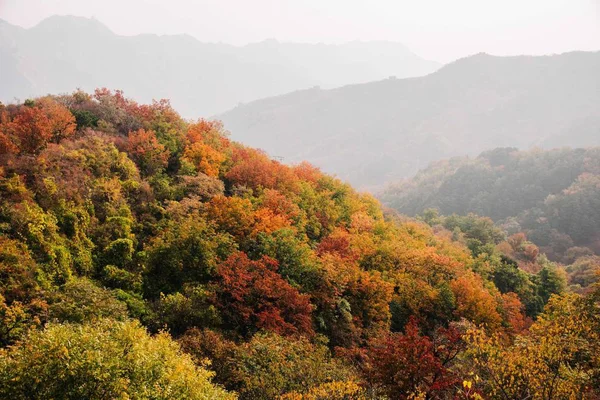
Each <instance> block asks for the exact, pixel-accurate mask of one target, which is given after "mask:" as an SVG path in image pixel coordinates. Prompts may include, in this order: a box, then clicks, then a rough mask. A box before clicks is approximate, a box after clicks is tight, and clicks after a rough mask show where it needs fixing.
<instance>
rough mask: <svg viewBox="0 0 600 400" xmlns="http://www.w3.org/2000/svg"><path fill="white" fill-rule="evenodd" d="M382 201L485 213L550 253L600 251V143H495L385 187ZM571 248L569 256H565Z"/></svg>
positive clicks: (411, 211) (414, 210)
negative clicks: (528, 146)
mask: <svg viewBox="0 0 600 400" xmlns="http://www.w3.org/2000/svg"><path fill="white" fill-rule="evenodd" d="M382 199H383V201H384V202H385V203H386V204H387V205H389V206H390V207H393V208H395V209H397V210H398V211H400V212H401V213H403V214H407V215H413V216H414V215H417V214H421V213H422V212H423V211H424V210H426V209H428V208H436V209H438V210H439V211H440V213H441V214H444V215H449V214H461V215H465V214H468V213H475V214H478V215H483V216H489V217H491V218H492V219H493V220H494V221H496V222H497V223H498V224H499V225H501V226H503V227H504V228H505V229H506V230H507V231H508V232H509V233H516V232H525V233H526V234H527V236H528V237H529V239H530V240H532V241H533V242H535V243H536V244H537V245H539V246H541V249H542V251H543V252H544V253H546V254H548V255H549V256H550V257H551V258H553V259H556V260H561V261H564V262H570V261H573V260H572V254H571V253H572V252H573V251H575V249H577V251H578V252H582V254H584V253H589V254H593V253H595V254H600V148H597V147H594V148H588V149H568V148H563V149H556V150H549V151H543V150H532V151H527V152H520V151H517V150H516V149H514V148H498V149H495V150H491V151H487V152H484V153H482V154H481V155H479V156H478V157H476V158H473V159H471V158H468V157H465V158H455V159H450V160H445V161H440V162H436V163H433V164H431V165H430V166H429V167H428V168H426V169H424V170H422V171H420V172H419V173H418V174H417V175H416V176H415V177H414V178H413V179H411V180H407V181H405V182H402V183H400V184H397V185H393V186H391V187H389V188H388V189H387V190H386V191H385V193H384V194H383V195H382ZM570 254H571V255H570Z"/></svg>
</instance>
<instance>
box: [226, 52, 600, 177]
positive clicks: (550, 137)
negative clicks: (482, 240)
mask: <svg viewBox="0 0 600 400" xmlns="http://www.w3.org/2000/svg"><path fill="white" fill-rule="evenodd" d="M598 70H600V52H595V53H591V52H590V53H585V52H574V53H565V54H561V55H554V56H544V57H532V56H519V57H495V56H491V55H488V54H477V55H474V56H471V57H467V58H464V59H460V60H458V61H455V62H453V63H451V64H448V65H445V66H444V67H442V68H441V69H439V70H438V71H436V72H435V73H432V74H430V75H427V76H423V77H419V78H411V79H386V80H383V81H379V82H371V83H367V84H362V85H351V86H346V87H342V88H337V89H331V90H319V89H310V90H304V91H300V92H295V93H290V94H288V95H285V96H278V97H272V98H268V99H263V100H258V101H254V102H252V103H248V104H245V105H242V106H239V107H237V108H235V109H233V110H231V111H229V112H227V113H225V114H222V115H220V116H219V118H220V119H221V120H222V121H223V122H224V124H225V127H226V128H227V129H229V130H231V131H232V134H233V138H234V139H236V140H239V141H242V142H243V143H247V144H249V145H252V146H255V147H259V148H262V149H264V150H266V151H267V152H268V153H269V154H272V155H274V156H280V157H284V160H285V161H287V162H299V161H301V160H307V161H309V162H311V163H313V164H315V165H317V166H318V167H320V168H323V169H324V171H326V172H329V173H334V174H336V175H338V176H339V177H340V178H342V179H344V180H347V181H349V182H350V183H352V184H353V185H356V186H359V187H361V188H377V189H381V188H382V186H383V185H384V184H386V183H393V182H396V181H398V180H399V179H401V178H406V177H409V176H412V175H413V174H415V173H416V172H417V171H418V170H419V169H420V168H425V167H426V166H427V165H428V164H429V163H430V162H433V161H437V160H440V159H442V158H448V157H453V156H463V155H471V156H475V155H477V154H479V153H480V152H482V151H484V150H488V149H493V148H495V147H501V146H516V147H518V148H521V149H529V148H530V147H531V146H540V147H543V148H553V147H560V146H598V145H600V132H598V126H599V125H600V109H599V108H598V106H597V105H598V104H600V75H599V74H598Z"/></svg>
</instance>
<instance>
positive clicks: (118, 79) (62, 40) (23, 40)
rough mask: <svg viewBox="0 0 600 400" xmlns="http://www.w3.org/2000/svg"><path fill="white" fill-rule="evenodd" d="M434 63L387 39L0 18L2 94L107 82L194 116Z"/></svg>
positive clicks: (422, 69) (8, 97)
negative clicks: (197, 34)
mask: <svg viewBox="0 0 600 400" xmlns="http://www.w3.org/2000/svg"><path fill="white" fill-rule="evenodd" d="M439 66H440V65H439V64H438V63H436V62H432V61H428V60H424V59H422V58H420V57H419V56H417V55H416V54H414V53H412V52H411V51H410V50H409V49H407V48H406V47H405V46H403V45H402V44H400V43H394V42H349V43H346V44H339V45H327V44H322V43H321V44H303V43H280V42H277V41H276V40H265V41H263V42H260V43H252V44H248V45H245V46H232V45H228V44H224V43H205V42H204V41H203V40H202V38H199V39H196V38H194V37H192V36H190V35H163V36H158V35H152V34H143V35H135V36H121V35H117V34H115V33H113V32H112V31H111V30H110V29H109V28H108V27H106V26H105V25H103V24H102V23H101V22H100V21H98V20H96V19H89V18H82V17H75V16H53V17H50V18H47V19H45V20H43V21H41V22H40V23H39V24H37V25H36V26H34V27H31V28H29V29H23V28H21V27H18V26H14V25H11V24H9V23H8V22H6V21H2V20H0V70H1V71H2V79H0V101H4V102H7V101H14V99H15V98H18V99H21V100H23V99H26V98H27V97H31V96H43V95H46V94H48V93H68V92H71V91H73V90H75V89H78V88H81V89H83V90H89V91H93V90H94V89H95V88H96V87H110V88H121V89H124V90H125V91H126V92H127V93H128V95H130V96H133V97H134V98H135V99H137V100H138V101H148V102H149V101H151V100H152V99H155V98H161V97H167V98H170V99H171V100H172V102H173V104H174V105H175V106H176V107H177V108H178V110H179V112H180V113H182V115H184V116H186V117H194V118H197V117H199V116H207V117H208V116H210V115H213V114H216V113H221V112H224V111H227V110H229V109H231V108H233V107H235V106H236V105H238V104H239V103H241V102H247V101H252V100H256V99H259V98H262V97H267V96H275V95H279V94H283V93H288V92H291V91H293V90H299V89H307V88H310V87H313V86H322V87H324V88H332V87H336V86H341V85H347V84H351V83H359V82H369V81H374V80H379V79H384V78H387V77H388V76H390V75H395V76H398V77H401V78H405V77H410V76H421V75H425V74H428V73H430V72H433V71H435V70H436V69H437V68H438V67H439Z"/></svg>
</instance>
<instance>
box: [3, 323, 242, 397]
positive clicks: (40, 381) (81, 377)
mask: <svg viewBox="0 0 600 400" xmlns="http://www.w3.org/2000/svg"><path fill="white" fill-rule="evenodd" d="M212 376H213V373H212V372H210V371H208V370H206V369H203V368H198V367H197V366H195V365H194V363H193V361H192V359H191V358H190V356H188V355H186V354H184V353H182V352H181V350H180V349H179V346H178V345H177V343H175V342H174V341H172V340H171V337H170V336H169V335H167V334H165V333H161V334H158V335H156V336H153V337H151V336H149V335H148V333H147V332H146V330H145V329H144V328H143V327H141V326H140V324H139V323H138V322H131V321H129V322H118V321H114V320H100V321H98V322H96V323H93V324H87V325H72V324H62V325H50V326H48V327H47V328H46V329H45V330H43V331H32V332H31V333H30V334H29V335H28V336H26V337H25V339H24V340H23V341H22V342H19V343H17V344H16V345H15V346H12V347H9V348H7V349H3V350H1V351H0V398H6V399H8V398H10V399H140V400H142V399H155V400H159V399H235V398H236V396H235V395H233V394H230V393H228V392H226V391H225V390H223V389H221V388H219V387H217V386H216V385H214V384H212V383H211V378H212Z"/></svg>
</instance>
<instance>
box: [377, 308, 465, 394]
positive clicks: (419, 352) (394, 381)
mask: <svg viewBox="0 0 600 400" xmlns="http://www.w3.org/2000/svg"><path fill="white" fill-rule="evenodd" d="M462 349H463V344H462V340H461V335H460V334H459V332H458V330H457V329H455V328H452V327H451V328H449V329H444V328H441V329H439V330H438V331H437V332H436V334H435V335H434V337H433V338H430V337H428V336H424V335H421V334H420V333H419V327H418V324H417V321H416V319H415V318H411V320H410V321H409V323H408V324H407V325H406V328H405V333H391V334H389V335H387V336H385V337H383V338H381V339H378V340H376V341H375V342H373V343H372V344H371V346H370V348H369V350H368V359H369V371H368V372H369V373H368V375H367V376H369V377H370V379H371V382H372V383H373V384H374V385H375V386H377V387H378V388H380V389H381V390H383V391H384V392H385V393H386V394H387V395H388V396H390V398H394V399H399V398H410V396H411V395H415V394H417V393H420V394H425V395H426V396H425V398H432V397H433V395H434V394H441V392H443V391H446V390H448V389H450V388H451V387H453V386H454V385H455V384H456V383H457V381H458V379H457V377H456V376H454V375H453V374H452V373H451V371H450V370H449V369H448V367H449V366H450V364H451V362H452V361H453V360H454V359H455V358H456V356H457V355H458V354H459V353H460V351H461V350H462Z"/></svg>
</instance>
